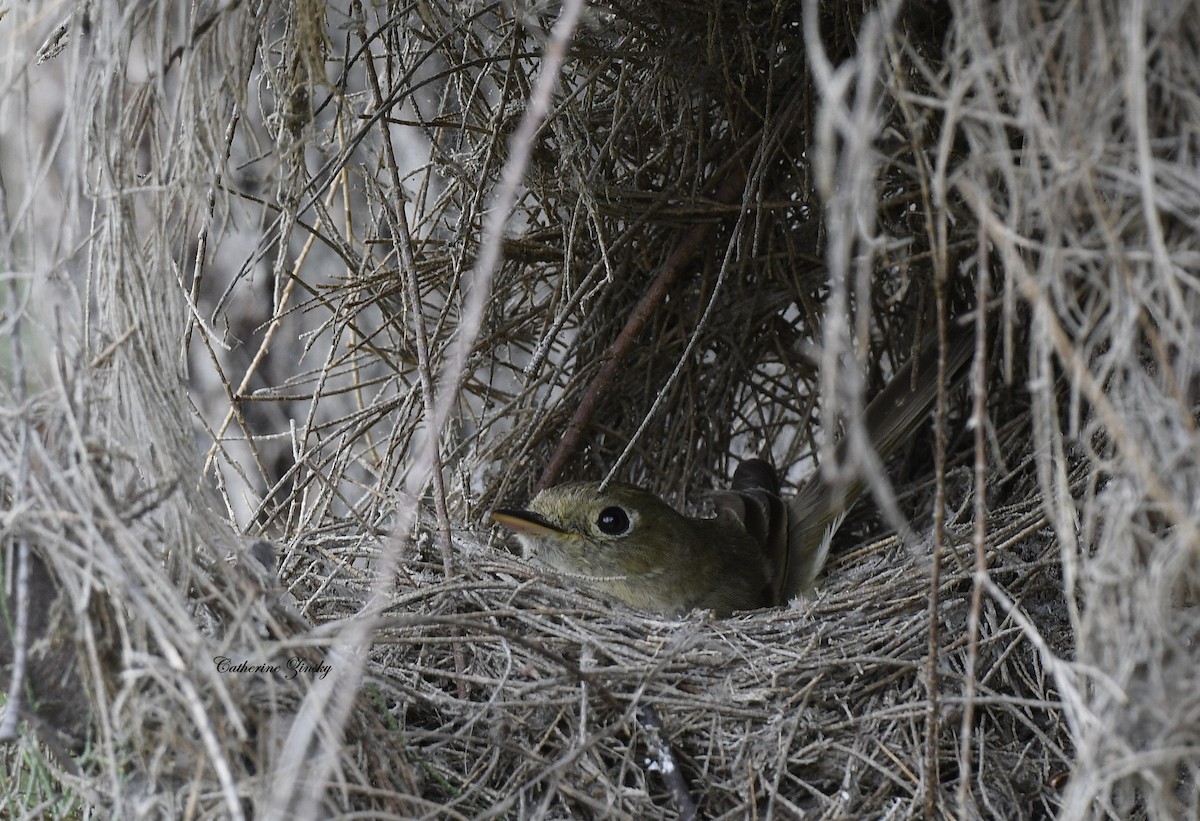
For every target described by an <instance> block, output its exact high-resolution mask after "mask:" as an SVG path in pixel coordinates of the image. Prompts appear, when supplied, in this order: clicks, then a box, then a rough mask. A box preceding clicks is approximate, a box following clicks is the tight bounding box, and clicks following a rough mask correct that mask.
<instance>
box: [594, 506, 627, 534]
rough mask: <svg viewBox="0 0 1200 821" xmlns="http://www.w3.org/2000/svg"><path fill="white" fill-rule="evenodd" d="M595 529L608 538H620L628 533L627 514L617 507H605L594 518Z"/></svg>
mask: <svg viewBox="0 0 1200 821" xmlns="http://www.w3.org/2000/svg"><path fill="white" fill-rule="evenodd" d="M596 527H598V528H600V532H601V533H605V534H607V535H609V536H620V535H622V534H624V533H628V532H629V514H628V513H626V512H625V511H624V510H623V509H621V508H619V507H606V508H604V510H602V511H600V515H599V516H597V517H596Z"/></svg>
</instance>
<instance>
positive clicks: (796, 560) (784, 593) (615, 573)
mask: <svg viewBox="0 0 1200 821" xmlns="http://www.w3.org/2000/svg"><path fill="white" fill-rule="evenodd" d="M948 336H949V339H948V343H947V346H946V377H947V381H948V383H953V381H954V380H955V379H956V378H957V377H958V376H959V375H960V374H961V372H962V371H964V370H965V367H964V366H965V365H966V363H967V361H968V360H969V359H970V358H971V355H972V353H973V351H974V345H973V344H972V340H973V333H972V329H971V328H969V327H966V326H956V327H955V328H954V329H953V330H952V331H951V333H950V334H949V335H948ZM937 357H938V345H937V344H936V339H931V340H928V341H926V343H925V344H923V345H922V346H921V349H920V350H919V352H918V354H917V355H916V356H915V357H914V358H913V359H912V360H910V361H909V362H908V363H907V364H906V365H905V366H904V367H902V368H900V369H899V370H898V371H897V372H896V373H895V374H894V375H893V376H892V378H891V379H890V380H889V381H888V383H887V384H886V385H885V386H884V388H883V389H882V390H881V391H880V392H879V393H878V394H876V395H875V396H874V398H873V399H872V400H871V401H870V403H868V405H867V407H866V408H865V410H864V414H863V418H864V422H865V427H866V430H867V435H868V438H869V441H870V444H871V446H872V447H873V448H874V449H875V451H876V452H877V453H878V455H879V456H880V458H881V459H887V458H888V457H889V456H890V455H892V454H893V453H895V452H896V451H897V450H898V449H899V447H900V446H901V445H902V444H903V443H904V442H905V441H907V440H908V439H909V438H910V437H911V435H912V434H913V433H914V432H915V431H916V430H917V429H918V428H919V427H920V425H921V424H922V422H923V421H924V420H925V417H926V415H927V414H928V412H929V410H930V409H931V408H932V406H933V403H934V401H935V399H936V397H937V389H938V368H937V362H938V359H937ZM914 372H915V376H914ZM848 447H849V446H848V443H847V441H846V440H842V441H841V442H839V443H838V444H837V445H836V446H835V460H834V461H835V463H844V462H845V460H846V457H847V455H848ZM865 488H866V481H865V479H863V478H862V477H861V476H851V477H849V478H847V479H845V480H844V481H838V482H835V481H832V480H831V479H830V478H828V477H827V476H826V475H825V472H824V471H822V470H820V469H818V470H817V471H816V472H815V474H814V475H813V476H812V477H810V478H809V479H808V480H807V481H806V482H805V483H804V484H803V485H801V486H800V488H799V489H798V490H797V492H796V494H795V496H794V497H792V498H791V499H790V500H785V499H784V498H783V496H782V493H781V489H780V482H779V478H778V475H777V473H776V471H775V469H774V467H772V465H771V464H770V463H769V462H767V461H766V460H765V459H761V458H751V459H747V460H744V461H742V462H741V463H740V464H739V465H738V467H737V469H736V470H735V471H734V475H733V480H732V484H731V488H730V489H729V490H727V491H721V492H718V493H716V494H714V497H713V502H714V507H715V511H716V515H715V516H712V517H693V516H688V515H685V514H683V513H680V512H679V511H677V510H676V509H675V508H673V507H671V505H669V504H667V503H666V502H665V501H663V500H662V499H661V498H659V497H658V496H656V495H655V494H654V493H652V492H650V491H648V490H645V489H642V488H639V487H635V486H633V485H628V484H622V483H619V482H611V483H608V484H602V483H600V482H587V481H583V482H566V483H563V484H559V485H555V486H553V487H549V488H546V489H545V490H542V491H541V492H540V493H538V494H537V496H535V497H534V498H533V500H532V501H530V502H529V504H528V505H527V506H526V507H523V508H508V507H500V508H496V509H495V510H493V511H492V512H491V514H490V516H491V519H492V520H493V521H494V522H496V523H497V524H500V525H502V526H503V527H505V528H507V529H508V530H510V531H512V532H513V533H514V534H515V535H516V537H517V540H518V541H519V542H520V544H521V546H522V548H523V551H524V554H525V556H526V557H527V558H528V557H533V558H536V559H537V560H540V561H541V562H542V563H543V564H545V565H547V566H549V567H550V568H551V569H552V570H554V571H556V572H557V573H558V574H560V575H562V576H565V577H567V578H569V579H573V580H576V581H578V582H580V583H582V584H584V585H586V586H588V587H591V588H593V589H594V590H596V591H598V592H600V593H602V594H606V595H608V596H609V597H611V598H614V599H617V600H619V601H621V602H624V603H625V604H627V605H630V606H631V607H634V608H636V609H638V610H643V611H647V612H651V613H656V614H660V615H667V616H680V615H684V614H686V613H689V612H692V611H694V610H711V611H713V613H714V614H715V615H716V616H718V617H726V616H729V615H732V614H733V613H735V612H738V611H746V610H757V609H761V608H765V607H774V606H778V605H782V604H786V603H787V602H789V601H791V600H792V599H793V598H795V597H796V596H800V595H808V594H810V593H811V592H812V590H813V589H814V582H815V580H816V578H817V576H818V575H819V573H820V572H821V570H822V569H823V567H824V565H825V561H826V558H827V557H828V553H829V546H830V542H831V539H832V537H833V535H834V533H835V532H836V531H837V529H838V527H839V526H840V525H841V523H842V521H843V520H844V519H845V516H846V514H847V512H848V511H849V510H850V508H851V507H852V506H853V505H854V503H855V502H856V501H857V500H858V498H859V497H860V496H861V495H862V492H863V490H865Z"/></svg>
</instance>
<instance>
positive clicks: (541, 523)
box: [490, 507, 563, 536]
mask: <svg viewBox="0 0 1200 821" xmlns="http://www.w3.org/2000/svg"><path fill="white" fill-rule="evenodd" d="M490 515H491V517H492V521H493V522H496V523H497V524H501V525H504V526H505V527H507V528H508V529H509V530H511V531H513V532H514V533H528V534H529V535H531V536H553V535H558V534H560V533H562V532H563V531H562V528H560V527H557V526H556V525H554V524H553V523H551V522H550V520H549V519H545V518H543V517H541V516H539V515H537V514H536V513H530V512H529V511H528V510H514V509H512V508H507V507H498V508H496V509H495V510H493V511H492V512H491V514H490Z"/></svg>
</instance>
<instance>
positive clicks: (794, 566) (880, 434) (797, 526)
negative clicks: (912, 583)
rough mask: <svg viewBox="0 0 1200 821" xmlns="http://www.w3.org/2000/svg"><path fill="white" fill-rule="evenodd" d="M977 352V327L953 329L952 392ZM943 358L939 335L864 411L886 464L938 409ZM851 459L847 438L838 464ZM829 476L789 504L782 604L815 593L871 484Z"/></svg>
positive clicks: (949, 355) (949, 353)
mask: <svg viewBox="0 0 1200 821" xmlns="http://www.w3.org/2000/svg"><path fill="white" fill-rule="evenodd" d="M974 350H975V346H974V328H973V327H972V326H970V325H967V326H956V327H954V328H953V329H952V330H951V331H950V333H949V334H948V337H947V343H946V385H947V388H949V387H951V386H953V385H955V384H957V381H958V379H960V378H961V377H962V375H963V374H965V371H966V368H965V365H966V363H967V362H968V361H969V360H970V358H971V355H972V353H973V352H974ZM938 357H939V346H938V344H937V339H936V337H934V338H932V339H929V340H927V341H926V342H925V344H924V345H923V346H922V348H921V351H920V353H918V354H917V356H916V357H915V358H914V359H912V360H910V361H909V362H908V363H907V364H906V365H905V366H904V367H903V368H901V369H900V370H899V371H897V372H896V374H895V375H894V376H893V377H892V378H891V380H890V381H889V382H888V384H887V385H886V386H884V388H883V390H881V391H880V392H879V393H878V394H876V395H875V398H874V399H872V400H871V402H870V403H869V404H868V405H867V407H866V408H865V409H864V412H863V420H864V423H865V425H866V429H867V436H868V438H869V441H870V444H871V447H873V448H874V449H875V452H876V453H877V454H878V455H879V458H880V459H881V460H886V459H887V458H888V457H890V456H892V455H893V454H894V453H895V452H896V451H897V450H898V449H899V447H900V446H901V445H902V444H903V443H904V442H906V441H907V440H908V439H909V438H910V437H911V436H912V435H913V433H915V432H916V431H917V430H918V428H919V427H920V426H921V425H922V424H923V423H924V421H925V417H926V415H927V414H928V413H929V411H930V409H931V408H932V407H933V404H934V401H935V400H936V399H937V393H938ZM848 455H849V443H848V442H846V441H844V440H843V441H841V442H839V443H838V445H837V446H836V447H835V449H834V461H835V462H836V463H838V464H844V463H845V462H846V461H847V457H848ZM827 474H828V470H826V469H822V470H818V472H817V473H816V475H815V476H814V477H813V478H812V479H810V480H809V481H808V483H807V484H805V485H804V486H803V487H801V488H800V490H799V491H798V492H797V493H796V496H795V497H794V498H793V499H792V501H791V502H790V503H788V507H787V514H788V528H787V532H788V539H787V547H786V550H783V551H782V555H781V556H780V560H781V561H780V564H779V565H777V567H779V571H780V572H779V576H778V578H777V584H776V587H777V596H778V598H777V601H779V602H780V603H784V602H786V601H788V600H789V599H791V598H792V597H794V596H797V595H802V594H804V593H808V592H810V591H811V590H812V587H813V582H814V581H815V580H816V577H817V574H819V573H820V572H821V569H822V568H823V567H824V566H825V560H826V558H827V557H828V555H829V545H830V541H831V540H832V537H833V534H834V533H835V532H836V531H837V529H838V527H839V526H840V525H841V523H842V521H843V520H844V519H845V517H846V513H847V512H848V511H849V510H850V508H851V506H853V505H854V503H855V502H856V501H857V500H858V497H859V496H860V495H861V494H862V492H863V490H864V489H865V488H866V486H867V483H866V479H865V478H864V477H863V476H862V475H861V473H855V475H852V476H850V477H848V478H846V479H845V480H843V481H838V482H833V481H830V480H828V479H827V478H826V476H827Z"/></svg>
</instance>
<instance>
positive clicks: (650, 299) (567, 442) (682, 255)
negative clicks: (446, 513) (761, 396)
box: [537, 166, 746, 490]
mask: <svg viewBox="0 0 1200 821" xmlns="http://www.w3.org/2000/svg"><path fill="white" fill-rule="evenodd" d="M745 187H746V172H745V171H744V170H743V169H742V168H741V167H740V166H739V167H738V168H736V169H735V170H734V171H733V172H732V173H730V175H729V176H728V177H727V178H726V179H725V182H724V183H723V184H722V185H721V188H720V189H719V190H718V191H717V193H716V196H715V199H716V201H717V202H719V203H721V204H722V205H729V204H730V203H733V202H738V201H740V200H741V198H742V192H743V190H744V189H745ZM714 224H715V223H713V222H704V223H701V224H699V225H697V226H695V227H694V228H692V230H690V231H688V233H687V236H685V237H684V238H683V241H682V242H680V243H679V245H678V246H676V248H675V250H674V251H673V252H672V253H671V256H670V257H669V258H668V259H667V261H666V264H665V265H663V268H662V271H660V272H659V274H658V276H657V277H656V278H655V280H654V282H652V283H651V284H650V288H649V290H647V291H646V293H645V294H644V295H643V296H642V298H641V300H640V301H639V302H638V304H637V307H636V308H634V309H633V313H632V314H630V316H629V320H628V321H627V322H626V323H625V327H624V328H622V329H621V333H619V334H618V335H617V338H616V339H615V340H614V341H613V344H612V347H610V348H609V349H608V352H607V353H606V354H605V355H604V360H603V364H602V365H601V366H600V372H599V373H597V374H596V376H595V378H594V379H592V381H591V384H589V385H588V388H587V391H586V392H585V393H584V395H583V399H582V400H581V401H580V402H579V407H578V408H576V409H575V415H574V416H572V417H571V421H570V422H568V423H567V428H566V430H565V431H564V432H563V437H562V439H561V440H559V443H558V448H557V449H556V450H555V451H554V455H553V456H552V457H550V462H549V463H548V464H547V465H546V470H545V471H543V472H542V478H541V479H539V480H538V483H537V490H542V489H544V488H547V487H549V486H550V485H552V484H554V480H555V479H557V478H558V474H559V473H561V472H562V469H563V467H565V466H566V464H567V460H568V459H570V458H571V455H572V454H573V453H574V452H575V449H576V448H577V447H579V441H580V440H581V439H582V438H583V433H584V431H585V430H587V429H588V426H589V425H590V424H591V421H592V415H593V414H594V413H595V412H596V408H597V407H598V406H599V404H600V397H601V396H603V395H604V393H605V391H607V390H608V388H609V385H611V384H612V381H613V377H614V376H615V374H616V372H617V369H618V368H620V367H621V365H622V364H624V362H625V359H626V358H627V357H628V356H629V352H630V350H632V349H633V343H634V342H636V341H637V338H638V335H639V334H640V333H641V332H642V329H643V328H645V327H646V323H647V322H649V321H650V317H651V316H653V314H654V311H655V310H656V309H657V308H658V306H659V305H660V304H662V301H663V300H664V299H665V298H666V296H667V293H668V292H669V291H670V290H671V287H672V286H673V285H674V284H675V280H677V279H679V275H680V274H681V273H682V272H683V268H684V266H685V265H687V264H688V263H689V262H691V260H692V258H693V257H695V256H696V254H697V253H698V252H699V251H700V249H701V247H703V245H704V242H705V241H706V240H707V239H708V236H709V234H711V233H712V230H713V227H714Z"/></svg>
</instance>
